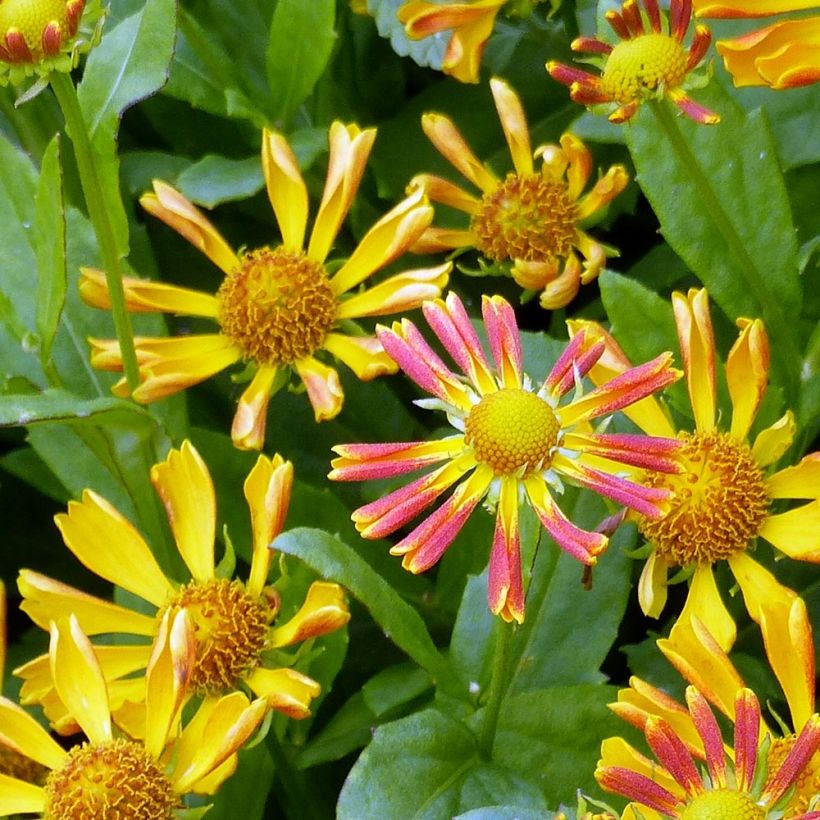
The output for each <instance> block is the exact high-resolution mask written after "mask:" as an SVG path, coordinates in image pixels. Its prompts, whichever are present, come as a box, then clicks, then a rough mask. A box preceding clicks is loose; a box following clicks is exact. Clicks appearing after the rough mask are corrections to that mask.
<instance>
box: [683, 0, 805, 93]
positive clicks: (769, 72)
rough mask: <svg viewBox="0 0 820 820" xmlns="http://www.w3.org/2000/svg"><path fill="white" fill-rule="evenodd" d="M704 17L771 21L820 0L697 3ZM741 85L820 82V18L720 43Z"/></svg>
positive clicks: (712, 0) (784, 23)
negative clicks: (773, 17) (767, 18)
mask: <svg viewBox="0 0 820 820" xmlns="http://www.w3.org/2000/svg"><path fill="white" fill-rule="evenodd" d="M694 5H695V14H696V15H697V16H698V17H712V18H726V17H742V18H745V17H766V16H769V15H772V14H781V13H783V12H790V11H803V10H804V9H813V10H814V11H817V9H818V6H817V0H694ZM715 45H716V47H717V50H718V53H719V54H720V56H721V57H723V64H724V65H725V66H726V70H727V71H728V72H729V73H730V74H731V75H732V79H733V80H734V83H735V85H736V86H744V85H767V86H769V88H777V89H781V88H795V87H797V86H801V85H809V84H811V83H816V82H818V81H820V17H803V18H800V19H790V20H781V21H779V22H777V23H773V24H771V25H769V26H765V27H764V28H759V29H754V30H753V31H749V32H747V33H746V34H742V35H741V36H739V37H727V38H725V39H721V40H718V41H717V43H716V44H715Z"/></svg>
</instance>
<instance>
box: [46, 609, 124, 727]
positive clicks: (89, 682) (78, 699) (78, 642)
mask: <svg viewBox="0 0 820 820" xmlns="http://www.w3.org/2000/svg"><path fill="white" fill-rule="evenodd" d="M49 657H50V659H51V675H52V677H53V678H54V688H55V689H56V690H57V694H58V695H59V696H60V700H62V702H63V703H64V704H65V705H66V709H67V710H68V712H69V714H70V715H71V716H72V717H73V718H74V719H75V720H76V721H77V723H78V724H79V725H80V727H81V728H82V730H83V732H85V734H86V737H88V739H89V740H90V741H91V742H92V743H106V742H108V741H111V740H113V737H114V736H113V733H112V729H111V710H110V708H109V705H108V691H107V689H106V686H105V679H104V678H103V674H102V669H100V665H99V663H98V662H97V658H96V656H95V655H94V648H93V647H92V646H91V642H90V641H89V640H88V638H87V637H86V636H85V634H84V633H83V631H82V630H81V629H80V625H79V623H78V622H77V619H76V618H75V617H74V616H73V615H70V616H69V617H68V618H67V619H66V618H61V619H60V620H59V621H57V622H56V623H54V622H52V624H51V643H50V646H49Z"/></svg>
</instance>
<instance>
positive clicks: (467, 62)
mask: <svg viewBox="0 0 820 820" xmlns="http://www.w3.org/2000/svg"><path fill="white" fill-rule="evenodd" d="M505 2H506V0H478V2H476V3H473V4H472V5H470V6H467V11H468V12H470V11H473V10H481V11H482V12H483V16H481V17H478V18H477V19H474V20H471V21H469V22H463V23H462V24H461V25H459V26H458V27H457V28H456V29H454V30H453V34H452V36H451V37H450V42H449V43H448V44H447V50H446V51H445V52H444V57H443V58H442V61H441V70H442V71H443V72H444V73H445V74H449V75H450V76H451V77H455V78H456V79H457V80H458V81H459V82H462V83H477V82H478V81H479V70H480V68H481V56H482V54H483V53H484V47H485V46H486V45H487V40H489V39H490V35H491V34H492V33H493V24H494V23H495V17H496V15H497V14H498V12H499V10H500V9H501V7H502V6H503V5H504V3H505Z"/></svg>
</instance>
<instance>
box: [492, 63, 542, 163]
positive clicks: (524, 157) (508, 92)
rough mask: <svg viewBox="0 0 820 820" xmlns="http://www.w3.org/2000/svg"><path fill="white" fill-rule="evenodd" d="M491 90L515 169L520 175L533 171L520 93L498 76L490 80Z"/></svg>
mask: <svg viewBox="0 0 820 820" xmlns="http://www.w3.org/2000/svg"><path fill="white" fill-rule="evenodd" d="M490 91H491V92H492V95H493V99H494V100H495V107H496V110H497V111H498V119H499V120H500V122H501V127H502V128H503V129H504V136H505V137H506V139H507V145H509V147H510V155H511V156H512V161H513V165H514V166H515V171H516V173H517V174H518V175H519V176H525V175H528V174H531V173H532V172H533V164H532V146H531V145H530V129H529V127H528V126H527V118H526V117H525V116H524V109H523V108H522V106H521V100H519V99H518V95H517V94H516V93H515V92H514V91H513V90H512V88H510V86H509V85H508V84H507V83H505V82H504V80H502V79H499V78H498V77H493V78H492V79H491V80H490Z"/></svg>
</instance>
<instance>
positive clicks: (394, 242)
mask: <svg viewBox="0 0 820 820" xmlns="http://www.w3.org/2000/svg"><path fill="white" fill-rule="evenodd" d="M375 136H376V131H375V129H372V128H368V129H365V130H361V129H359V128H358V127H357V126H356V125H343V124H342V123H340V122H334V123H333V125H331V127H330V160H329V164H328V171H327V180H326V183H325V189H324V194H323V196H322V202H321V205H320V206H319V211H318V214H317V216H316V221H315V223H314V225H313V231H312V233H311V235H310V239H309V241H307V242H306V237H305V234H306V229H307V219H308V194H307V188H306V186H305V182H304V180H303V179H302V175H301V173H300V172H299V167H298V164H297V161H296V157H295V156H294V154H293V152H292V150H291V149H290V146H289V145H288V143H287V142H286V140H285V138H284V137H283V136H281V135H280V134H277V133H275V132H272V131H267V130H266V131H265V132H264V134H263V139H262V167H263V170H264V174H265V180H266V183H267V190H268V197H269V199H270V202H271V205H272V207H273V211H274V214H275V216H276V220H277V222H278V223H279V228H280V230H281V233H282V244H281V245H278V246H276V247H274V248H271V247H267V246H265V247H262V248H257V249H255V250H250V251H240V252H239V253H235V252H234V251H233V250H232V249H231V248H230V246H229V245H228V243H227V242H226V241H225V240H224V239H223V238H222V236H221V235H220V234H219V232H218V231H217V229H216V228H215V227H214V226H213V225H212V224H211V223H210V222H209V221H208V219H206V217H205V216H204V215H203V214H202V213H201V212H200V211H199V210H198V209H197V208H195V207H194V206H193V205H192V204H191V203H190V202H189V201H188V200H187V199H185V197H183V196H182V194H180V193H179V192H178V191H176V190H174V189H173V188H172V187H171V186H169V185H166V184H165V183H163V182H155V183H154V193H150V194H146V195H145V196H144V197H143V198H142V200H141V202H142V205H143V207H144V208H145V209H146V210H147V211H149V212H150V213H151V214H153V215H154V216H157V217H159V218H160V219H161V220H163V221H164V222H166V223H167V224H168V225H170V227H172V228H173V229H174V230H176V231H177V232H178V233H180V234H181V235H182V236H183V237H184V238H185V239H187V240H188V241H189V242H191V244H193V245H194V246H195V247H196V248H198V249H199V250H200V251H202V252H203V253H204V254H205V255H206V256H207V257H208V258H209V259H210V260H211V261H212V262H213V263H214V264H216V265H217V266H218V267H219V268H221V269H222V271H223V272H224V273H225V279H224V280H223V282H222V285H221V286H220V288H219V291H218V293H217V294H216V295H211V294H207V293H201V292H199V291H194V290H189V289H187V288H179V287H176V286H174V285H167V284H163V283H158V282H157V283H155V282H147V281H145V280H142V279H136V278H133V277H126V278H125V296H126V303H127V306H128V309H129V310H130V311H132V312H149V313H156V312H166V313H176V314H182V315H185V316H201V317H205V318H207V319H211V320H213V321H215V322H216V323H217V325H218V326H219V332H217V333H213V334H203V335H190V336H181V337H176V338H170V339H167V338H160V339H153V338H137V339H136V340H135V343H136V350H137V359H138V361H139V365H140V380H141V383H140V385H139V387H138V388H137V389H136V390H135V391H134V394H133V396H134V398H135V399H136V400H137V401H140V402H151V401H156V400H157V399H161V398H163V397H164V396H168V395H171V394H172V393H176V392H178V391H180V390H183V389H185V388H186V387H189V386H191V385H193V384H197V383H199V382H201V381H203V380H204V379H207V378H208V377H210V376H212V375H214V374H215V373H218V372H219V371H221V370H223V369H224V368H226V367H228V366H230V365H232V364H234V363H236V362H238V361H242V360H244V361H246V362H248V363H250V364H252V365H253V366H254V368H255V375H254V376H253V379H252V380H251V382H250V384H249V385H248V387H247V388H246V390H245V392H244V393H243V394H242V396H241V398H240V399H239V405H238V407H237V410H236V415H235V416H234V421H233V427H232V430H231V438H232V439H233V441H234V444H235V445H236V446H237V447H240V448H243V449H260V448H261V447H262V445H263V443H264V440H265V423H266V419H267V409H268V402H269V400H270V397H271V395H272V393H274V392H276V390H278V389H280V388H281V387H282V386H284V385H286V384H287V383H288V381H289V379H290V373H291V371H295V372H296V374H297V375H298V377H299V378H300V379H301V381H302V383H303V384H304V386H305V388H306V389H307V394H308V398H309V399H310V402H311V404H312V405H313V410H314V413H315V416H316V420H317V421H323V420H325V419H330V418H333V417H334V416H336V415H337V414H338V413H339V412H340V410H341V409H342V404H343V401H344V394H343V392H342V388H341V385H340V383H339V374H338V372H337V371H336V370H335V369H334V368H333V367H331V366H329V365H327V364H325V363H324V362H322V361H321V360H320V359H319V358H317V356H316V354H322V353H327V354H330V355H332V356H334V357H336V358H337V359H339V360H340V361H341V362H343V363H344V364H346V365H347V366H348V367H350V368H351V369H352V370H353V371H354V373H356V375H357V376H358V377H359V378H361V379H365V380H367V379H373V378H375V377H376V376H380V375H384V374H386V373H394V372H395V365H394V364H393V362H392V360H391V359H390V357H389V356H387V355H386V354H385V353H384V351H383V350H382V349H381V346H380V345H379V343H378V340H377V339H376V338H375V337H374V336H372V335H367V334H365V333H364V332H363V331H362V332H361V333H358V332H356V331H354V332H352V333H351V332H350V331H349V327H350V324H351V320H355V319H358V318H363V317H367V316H383V315H386V314H390V313H395V312H400V311H405V310H410V309H412V308H415V307H418V306H419V305H420V304H421V302H422V301H423V300H424V299H428V298H433V297H435V296H437V295H438V294H439V293H440V292H441V288H442V287H443V286H444V285H445V284H446V283H447V278H448V274H449V271H450V267H451V266H450V265H449V263H448V264H444V265H439V266H438V267H435V268H429V269H421V270H408V271H404V272H403V273H398V274H395V275H393V276H391V277H389V278H388V279H386V280H384V281H382V282H380V283H378V284H376V285H374V286H373V287H371V288H369V289H368V290H360V289H359V286H360V285H361V284H362V282H364V281H365V280H366V279H367V278H368V277H370V276H371V275H372V274H373V273H375V272H376V271H378V270H379V269H380V268H382V267H384V266H385V265H387V264H389V263H390V262H392V261H394V260H395V259H397V258H398V257H399V256H401V255H402V254H403V253H404V252H405V251H406V250H407V249H408V248H409V247H410V245H412V244H413V242H415V241H416V239H418V238H419V236H420V235H421V233H422V231H424V229H425V228H426V227H427V226H428V225H429V224H430V221H431V220H432V217H433V211H432V208H431V207H430V206H429V204H428V203H427V201H426V197H425V196H424V194H423V193H422V192H421V191H417V192H415V193H414V194H412V195H411V196H408V197H407V198H406V199H404V200H403V201H402V202H400V203H399V204H398V205H397V206H396V207H395V208H393V209H392V210H391V211H390V212H389V213H387V214H386V215H385V216H384V217H382V219H380V220H379V221H378V222H377V223H376V224H375V225H374V226H373V227H372V228H371V229H370V230H369V231H368V232H367V233H366V234H365V236H364V237H363V238H362V240H361V242H359V245H358V247H357V248H356V250H355V251H354V252H353V253H352V254H351V256H350V258H348V259H347V260H346V261H345V262H343V263H342V264H341V266H340V267H339V268H338V270H336V272H335V273H334V274H333V275H332V276H331V275H329V274H328V271H327V267H326V259H327V256H328V254H329V252H330V250H331V247H332V245H333V243H334V241H335V239H336V235H337V233H338V231H339V229H340V227H341V225H342V222H343V221H344V219H345V216H346V215H347V212H348V210H349V209H350V206H351V204H352V202H353V198H354V196H355V194H356V190H357V188H358V186H359V182H360V180H361V177H362V174H363V173H364V168H365V164H366V162H367V157H368V155H369V154H370V149H371V148H372V145H373V140H374V138H375ZM80 293H81V294H82V296H83V299H85V301H86V302H87V303H88V304H90V305H93V306H94V307H100V308H110V306H111V301H110V297H109V294H108V288H107V285H106V282H105V276H104V275H103V273H102V272H101V271H96V270H92V269H85V270H83V274H82V277H81V280H80ZM91 345H92V356H91V361H92V364H93V365H94V366H95V367H98V368H100V369H103V370H113V371H116V372H122V369H123V365H122V356H121V354H120V350H119V345H118V343H117V342H116V341H115V340H108V339H104V340H103V339H92V340H91ZM114 392H115V393H116V394H118V395H127V394H128V386H127V384H126V382H125V380H124V379H123V380H121V381H120V382H118V384H117V385H116V386H115V387H114Z"/></svg>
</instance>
